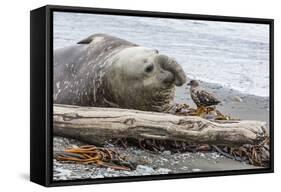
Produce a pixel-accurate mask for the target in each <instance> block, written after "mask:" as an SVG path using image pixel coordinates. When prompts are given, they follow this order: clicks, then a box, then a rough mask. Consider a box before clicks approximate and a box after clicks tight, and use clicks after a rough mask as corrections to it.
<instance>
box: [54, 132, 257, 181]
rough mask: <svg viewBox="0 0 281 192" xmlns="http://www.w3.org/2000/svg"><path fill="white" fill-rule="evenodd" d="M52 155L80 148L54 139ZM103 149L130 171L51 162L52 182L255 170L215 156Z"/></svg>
mask: <svg viewBox="0 0 281 192" xmlns="http://www.w3.org/2000/svg"><path fill="white" fill-rule="evenodd" d="M53 143H54V152H55V151H63V150H64V149H65V148H67V147H75V146H80V145H84V144H85V143H83V142H79V141H77V140H74V139H68V138H63V137H54V140H53ZM105 147H107V148H109V149H113V150H116V151H118V152H119V153H120V154H122V155H126V156H127V157H128V158H129V160H130V161H132V162H135V163H137V167H136V169H135V170H133V171H116V170H113V169H110V168H101V167H97V166H95V165H92V164H90V165H85V164H76V163H69V162H61V161H60V162H58V161H57V160H55V159H54V160H53V162H54V163H53V178H54V180H76V179H89V178H91V179H94V178H104V177H122V176H141V175H160V174H172V173H190V172H204V171H219V170H235V169H252V168H257V167H255V166H251V165H248V164H245V163H240V162H238V161H234V160H231V159H227V158H225V157H223V156H221V155H219V154H218V153H189V152H185V153H171V151H163V152H151V151H147V150H141V149H138V148H135V147H128V148H126V149H124V148H121V147H116V146H114V145H112V144H107V145H106V146H105Z"/></svg>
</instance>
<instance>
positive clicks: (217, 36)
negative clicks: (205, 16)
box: [54, 12, 269, 97]
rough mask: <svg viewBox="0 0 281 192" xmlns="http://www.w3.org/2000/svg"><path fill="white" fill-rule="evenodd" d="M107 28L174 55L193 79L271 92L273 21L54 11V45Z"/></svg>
mask: <svg viewBox="0 0 281 192" xmlns="http://www.w3.org/2000/svg"><path fill="white" fill-rule="evenodd" d="M95 33H106V34H110V35H113V36H117V37H119V38H123V39H126V40H128V41H131V42H134V43H137V44H139V45H141V46H145V47H151V48H156V49H158V50H159V52H160V53H163V54H166V55H168V56H171V57H174V58H175V59H176V60H177V61H178V62H179V63H180V64H181V65H182V67H183V69H184V71H185V72H186V74H187V76H188V77H189V78H190V79H199V80H203V81H207V82H210V83H217V84H220V85H222V86H224V87H227V88H232V89H235V90H238V91H241V92H243V93H247V94H252V95H257V96H264V97H268V96H269V25H266V24H248V23H233V22H213V21H199V20H180V19H166V18H148V17H128V16H110V15H98V14H80V13H63V12H55V13H54V48H55V49H56V48H60V47H65V46H69V45H72V44H75V43H76V42H78V41H79V40H81V39H83V38H85V37H87V36H89V35H91V34H95Z"/></svg>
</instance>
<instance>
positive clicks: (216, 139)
mask: <svg viewBox="0 0 281 192" xmlns="http://www.w3.org/2000/svg"><path fill="white" fill-rule="evenodd" d="M53 112H54V113H53V127H54V129H53V131H54V134H55V135H58V136H65V137H71V138H75V139H79V140H83V141H87V142H89V143H91V144H95V145H101V144H103V143H104V142H105V141H108V140H109V139H112V138H132V139H157V140H176V141H184V142H191V143H207V144H215V145H227V146H241V145H243V144H257V143H259V142H260V141H262V140H264V137H265V135H266V128H265V124H266V123H265V122H260V121H246V120H243V121H242V120H241V121H233V120H229V121H209V120H206V119H203V118H201V117H197V116H177V115H172V114H167V113H158V112H148V111H138V110H129V109H119V108H99V107H81V106H73V105H59V104H55V105H54V110H53Z"/></svg>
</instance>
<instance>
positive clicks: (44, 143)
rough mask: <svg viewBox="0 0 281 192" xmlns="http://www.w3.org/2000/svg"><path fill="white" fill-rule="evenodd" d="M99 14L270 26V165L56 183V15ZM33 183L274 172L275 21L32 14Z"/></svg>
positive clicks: (120, 12)
mask: <svg viewBox="0 0 281 192" xmlns="http://www.w3.org/2000/svg"><path fill="white" fill-rule="evenodd" d="M54 11H60V12H76V13H96V14H107V15H126V16H139V17H162V18H176V19H192V20H206V21H228V22H241V23H257V24H268V25H269V26H270V112H269V113H270V137H271V142H270V166H269V168H264V169H249V170H233V171H215V172H194V173H187V174H169V175H157V176H134V177H131V176H130V177H119V178H100V179H94V180H93V179H85V180H75V181H53V179H52V159H53V151H52V112H53V111H52V106H53V102H52V90H53V83H52V81H53V63H52V59H53V12H54ZM30 47H31V48H30V65H31V67H30V72H31V73H30V74H31V76H30V87H31V90H30V95H31V97H30V180H31V181H32V182H35V183H38V184H40V185H44V186H63V185H81V184H96V183H113V182H115V183H116V182H132V181H147V180H162V179H178V178H195V177H210V176H226V175H242V174H257V173H273V172H274V145H273V143H274V77H273V75H274V73H273V72H274V20H273V19H262V18H246V17H229V16H215V15H197V14H185V13H167V12H148V11H136V10H119V9H103V8H89V7H70V6H56V5H46V6H44V7H41V8H38V9H35V10H32V11H31V12H30Z"/></svg>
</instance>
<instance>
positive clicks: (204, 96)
mask: <svg viewBox="0 0 281 192" xmlns="http://www.w3.org/2000/svg"><path fill="white" fill-rule="evenodd" d="M196 94H197V98H198V99H199V100H200V103H204V104H218V103H220V101H219V100H218V99H217V98H216V97H215V96H214V95H213V94H211V93H209V92H207V91H205V90H198V91H197V92H196Z"/></svg>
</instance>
